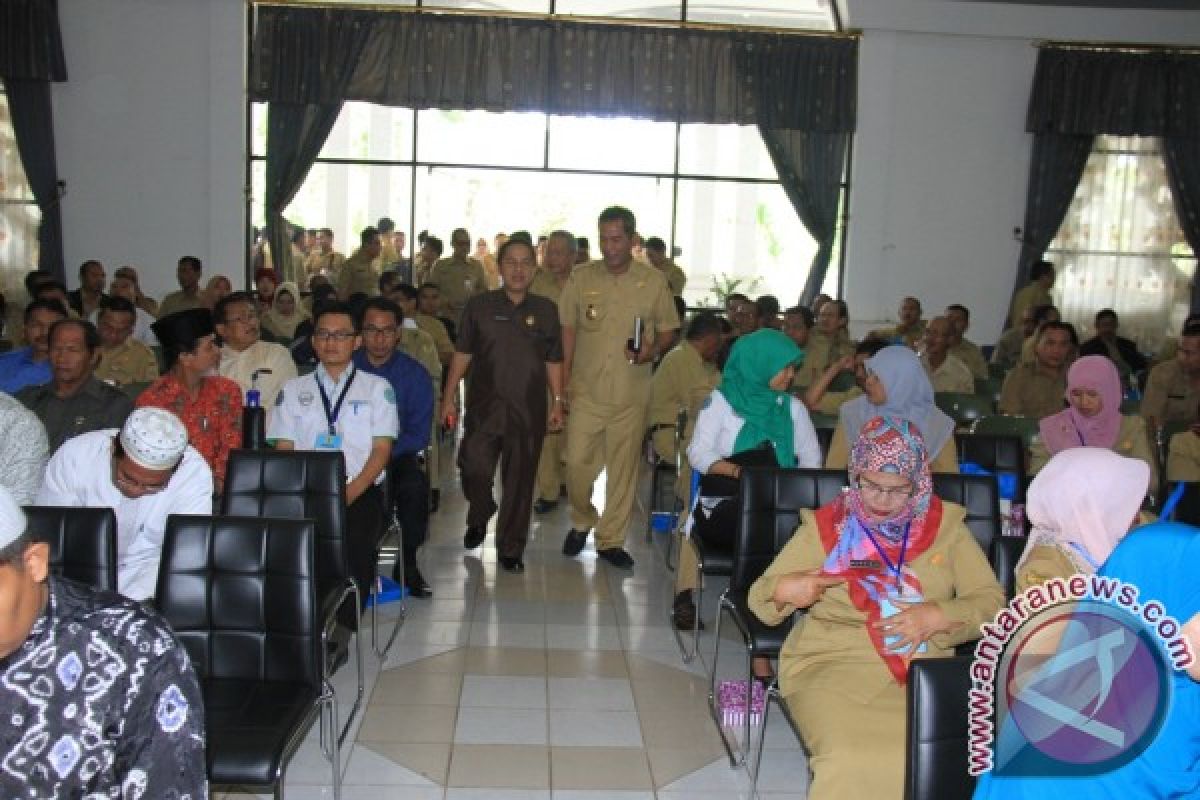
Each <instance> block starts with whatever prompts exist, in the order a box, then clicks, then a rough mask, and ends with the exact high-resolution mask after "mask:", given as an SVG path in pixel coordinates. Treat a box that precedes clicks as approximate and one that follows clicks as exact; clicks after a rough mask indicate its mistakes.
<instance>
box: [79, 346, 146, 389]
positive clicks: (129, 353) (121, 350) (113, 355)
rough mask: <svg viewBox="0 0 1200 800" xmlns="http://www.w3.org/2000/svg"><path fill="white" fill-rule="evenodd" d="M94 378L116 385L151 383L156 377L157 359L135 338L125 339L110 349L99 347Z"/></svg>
mask: <svg viewBox="0 0 1200 800" xmlns="http://www.w3.org/2000/svg"><path fill="white" fill-rule="evenodd" d="M94 374H95V376H96V380H98V381H102V382H104V383H111V384H114V385H116V386H128V385H129V384H131V383H152V382H153V381H154V380H155V379H156V378H158V359H156V358H155V357H154V351H153V350H151V349H150V348H149V347H147V346H146V345H144V344H142V343H141V342H139V341H137V340H136V339H133V338H130V339H126V340H125V341H124V343H122V344H119V345H117V346H116V347H114V348H113V349H111V350H105V349H103V348H101V349H100V363H99V364H97V365H96V371H95V373H94Z"/></svg>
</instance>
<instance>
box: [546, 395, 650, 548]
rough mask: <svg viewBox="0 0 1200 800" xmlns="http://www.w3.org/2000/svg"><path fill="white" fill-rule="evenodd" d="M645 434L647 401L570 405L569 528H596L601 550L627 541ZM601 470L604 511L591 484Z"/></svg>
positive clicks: (598, 544) (621, 544) (568, 425)
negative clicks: (604, 475) (604, 481)
mask: <svg viewBox="0 0 1200 800" xmlns="http://www.w3.org/2000/svg"><path fill="white" fill-rule="evenodd" d="M645 432H646V404H645V403H632V404H630V405H608V404H604V403H595V402H593V401H591V400H589V399H587V398H583V397H581V398H579V399H577V400H573V401H572V403H571V410H570V413H569V414H568V415H567V447H566V450H567V458H566V461H567V497H568V499H569V500H570V503H571V527H572V528H574V529H575V530H581V531H585V530H588V529H589V528H593V527H594V528H595V529H596V549H597V550H604V549H608V548H612V547H623V546H624V544H625V534H626V531H627V530H628V528H629V517H630V515H631V513H632V512H633V501H634V497H635V495H636V493H637V480H638V466H639V464H638V459H639V458H640V457H641V450H642V437H643V436H644V434H645ZM601 469H604V470H606V471H607V481H608V487H607V491H606V493H605V499H604V514H603V515H601V514H600V513H599V512H598V511H597V510H596V507H595V506H594V505H593V504H592V486H593V484H595V482H596V478H597V477H598V476H599V475H600V470H601Z"/></svg>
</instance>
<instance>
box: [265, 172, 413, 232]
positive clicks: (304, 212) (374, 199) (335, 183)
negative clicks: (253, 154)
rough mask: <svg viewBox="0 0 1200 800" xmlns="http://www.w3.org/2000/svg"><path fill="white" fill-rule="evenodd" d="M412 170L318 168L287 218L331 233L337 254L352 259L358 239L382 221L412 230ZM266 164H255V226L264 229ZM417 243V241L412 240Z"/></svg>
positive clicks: (398, 227) (305, 182) (298, 195)
mask: <svg viewBox="0 0 1200 800" xmlns="http://www.w3.org/2000/svg"><path fill="white" fill-rule="evenodd" d="M411 181H412V168H411V167H407V166H406V167H388V166H378V165H366V164H324V163H317V164H314V165H313V168H312V169H311V170H310V171H309V173H308V177H307V178H306V179H305V181H304V185H303V186H302V187H301V188H300V191H299V192H297V193H296V197H295V198H294V199H293V200H292V203H291V205H289V206H288V208H287V211H286V212H285V214H284V216H285V217H286V218H287V219H288V220H289V221H290V222H292V223H295V224H297V225H303V226H304V227H306V228H331V229H332V230H333V237H334V238H333V241H334V249H335V250H337V251H338V252H339V253H343V254H345V255H350V253H351V252H353V250H354V248H356V247H357V246H358V234H359V232H360V231H361V230H362V229H363V228H365V227H367V226H368V225H374V224H375V223H376V222H378V221H379V218H380V217H391V218H392V219H393V220H395V222H396V229H397V230H401V231H406V232H407V229H408V223H409V216H410V213H411V212H410V209H411V201H412V183H411ZM265 185H266V164H265V162H262V161H255V162H254V164H253V165H252V170H251V187H252V190H253V192H254V199H253V205H252V209H251V219H252V224H253V225H255V226H256V227H262V225H263V224H264V221H263V204H262V197H263V187H264V186H265ZM408 238H409V240H410V241H411V240H412V237H411V236H409V237H408Z"/></svg>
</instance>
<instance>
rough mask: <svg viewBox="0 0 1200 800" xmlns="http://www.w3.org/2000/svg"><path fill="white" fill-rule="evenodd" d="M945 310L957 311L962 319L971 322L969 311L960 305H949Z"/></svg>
mask: <svg viewBox="0 0 1200 800" xmlns="http://www.w3.org/2000/svg"><path fill="white" fill-rule="evenodd" d="M946 310H947V311H957V312H958V313H960V314H962V315H963V318H964V319H966V321H967V322H970V321H971V310H970V309H969V308H967V307H966V306H964V305H963V304H962V303H951V304H950V305H948V306H946Z"/></svg>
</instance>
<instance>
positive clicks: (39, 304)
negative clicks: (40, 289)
mask: <svg viewBox="0 0 1200 800" xmlns="http://www.w3.org/2000/svg"><path fill="white" fill-rule="evenodd" d="M35 311H51V312H53V313H55V314H58V315H59V316H60V317H65V316H67V307H66V306H64V305H63V304H62V302H60V301H58V300H51V299H50V298H48V297H39V298H37V299H35V300H31V301H29V305H27V306H25V317H24V319H25V324H26V325H28V324H29V320H31V319H33V312H35Z"/></svg>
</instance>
